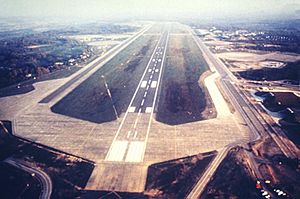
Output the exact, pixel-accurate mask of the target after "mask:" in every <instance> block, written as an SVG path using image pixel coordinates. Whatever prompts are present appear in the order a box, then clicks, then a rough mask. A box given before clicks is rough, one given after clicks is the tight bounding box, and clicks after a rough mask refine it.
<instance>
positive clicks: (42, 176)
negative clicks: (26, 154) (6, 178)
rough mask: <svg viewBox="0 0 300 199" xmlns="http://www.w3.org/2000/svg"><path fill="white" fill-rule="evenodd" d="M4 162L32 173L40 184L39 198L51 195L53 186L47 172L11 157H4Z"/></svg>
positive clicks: (43, 198) (42, 198)
mask: <svg viewBox="0 0 300 199" xmlns="http://www.w3.org/2000/svg"><path fill="white" fill-rule="evenodd" d="M4 162H6V163H8V164H10V165H12V166H14V167H16V168H18V169H22V170H23V171H25V172H28V173H30V174H32V173H34V174H35V177H36V178H37V179H38V180H39V182H40V183H41V184H42V191H41V193H40V197H39V198H40V199H49V198H50V197H51V194H52V188H53V186H52V181H51V178H50V177H49V176H48V174H46V173H45V172H44V171H41V170H39V169H36V168H32V167H29V166H28V165H26V164H25V163H24V162H22V161H20V160H17V159H13V158H9V159H6V160H5V161H4Z"/></svg>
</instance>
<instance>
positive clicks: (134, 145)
mask: <svg viewBox="0 0 300 199" xmlns="http://www.w3.org/2000/svg"><path fill="white" fill-rule="evenodd" d="M144 145H145V144H144V142H140V141H134V142H131V143H130V145H129V149H128V153H127V155H126V158H125V162H142V161H143V150H144Z"/></svg>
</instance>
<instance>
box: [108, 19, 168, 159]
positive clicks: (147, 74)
mask: <svg viewBox="0 0 300 199" xmlns="http://www.w3.org/2000/svg"><path fill="white" fill-rule="evenodd" d="M168 40H169V31H168V25H166V27H165V28H164V29H163V31H162V33H161V36H160V38H159V41H158V42H157V44H156V47H155V49H154V51H153V53H152V56H151V57H150V59H149V62H148V64H147V67H146V69H145V71H144V73H143V76H142V78H141V80H140V82H139V85H138V87H137V88H136V91H135V93H134V95H133V97H132V99H131V102H130V104H129V107H128V109H127V111H126V113H125V116H124V118H123V120H122V122H121V125H120V127H119V129H118V131H117V133H116V135H115V138H114V140H113V142H112V144H111V146H110V149H109V151H108V153H107V155H106V158H105V160H106V161H125V162H142V161H143V158H144V153H145V149H146V143H147V139H148V135H149V131H150V126H151V121H152V117H153V111H154V108H155V105H156V100H157V95H158V91H159V85H160V82H161V77H162V73H163V67H164V61H165V55H166V49H167V45H168Z"/></svg>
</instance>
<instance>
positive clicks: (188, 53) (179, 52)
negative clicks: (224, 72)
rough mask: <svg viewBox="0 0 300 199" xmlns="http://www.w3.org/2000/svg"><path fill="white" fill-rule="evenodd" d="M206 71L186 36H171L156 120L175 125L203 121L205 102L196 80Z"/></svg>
mask: <svg viewBox="0 0 300 199" xmlns="http://www.w3.org/2000/svg"><path fill="white" fill-rule="evenodd" d="M207 69H208V66H207V63H206V62H205V60H204V58H203V57H202V54H201V52H200V50H199V48H198V47H197V46H196V44H195V41H194V40H193V38H192V37H191V36H190V35H171V36H170V40H169V47H168V51H167V57H166V65H165V69H164V73H163V80H162V87H161V93H160V96H159V103H158V112H157V115H156V119H157V120H158V121H161V122H163V123H167V124H171V125H176V124H182V123H187V122H193V121H198V120H201V119H205V116H204V115H203V114H202V112H203V111H204V109H205V107H206V104H207V100H209V98H207V96H205V92H204V91H203V90H202V88H201V87H200V86H199V83H198V80H199V78H200V76H201V75H202V73H204V72H205V71H206V70H207Z"/></svg>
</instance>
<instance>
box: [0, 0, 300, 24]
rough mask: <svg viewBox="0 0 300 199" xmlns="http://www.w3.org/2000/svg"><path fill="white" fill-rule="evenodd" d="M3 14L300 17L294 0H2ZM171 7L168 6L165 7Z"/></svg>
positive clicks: (148, 17) (116, 17)
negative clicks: (86, 0)
mask: <svg viewBox="0 0 300 199" xmlns="http://www.w3.org/2000/svg"><path fill="white" fill-rule="evenodd" d="M0 3H1V5H2V6H1V8H0V13H1V14H0V17H2V18H3V17H4V18H11V17H20V18H27V17H32V18H36V17H43V18H45V19H48V18H50V17H51V18H58V19H60V20H74V21H82V20H99V19H101V20H104V21H105V20H126V19H131V20H178V19H179V20H182V19H191V18H202V19H204V20H213V19H226V18H233V19H276V18H291V19H300V12H299V11H300V4H299V3H297V1H295V0H265V1H260V0H252V1H250V0H246V1H242V0H224V1H219V0H210V1H208V0H200V1H196V0H189V1H183V0H176V1H170V0H165V1H159V0H151V1H150V0H142V1H141V0H128V1H126V2H124V1H120V0H112V1H109V2H108V1H103V0H101V1H96V0H90V1H88V3H86V2H85V1H83V0H75V1H69V0H62V1H58V0H52V1H51V0H45V1H38V0H30V1H24V0H12V1H7V0H0ZM166 8H168V9H166Z"/></svg>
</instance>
